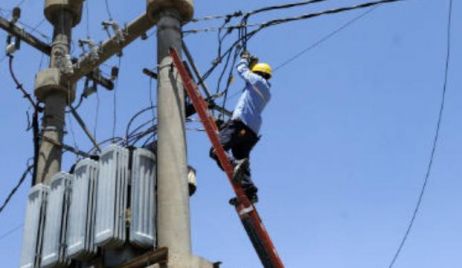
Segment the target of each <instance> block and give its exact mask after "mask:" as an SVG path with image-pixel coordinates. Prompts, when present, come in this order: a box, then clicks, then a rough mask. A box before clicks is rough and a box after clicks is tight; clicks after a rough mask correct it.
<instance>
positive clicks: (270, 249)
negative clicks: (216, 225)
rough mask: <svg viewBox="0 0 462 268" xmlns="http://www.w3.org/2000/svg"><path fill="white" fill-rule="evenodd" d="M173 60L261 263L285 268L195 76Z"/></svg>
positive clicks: (175, 57) (174, 56) (178, 60)
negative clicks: (236, 174) (236, 175)
mask: <svg viewBox="0 0 462 268" xmlns="http://www.w3.org/2000/svg"><path fill="white" fill-rule="evenodd" d="M170 56H171V57H172V61H173V64H174V66H175V67H176V70H177V71H178V74H179V75H180V77H181V80H182V82H183V87H184V88H185V90H186V92H187V94H188V96H189V98H190V99H191V102H192V103H193V105H194V108H195V109H196V112H197V114H198V115H199V118H200V119H201V122H202V124H203V125H204V128H205V131H206V133H207V135H208V137H209V139H210V141H211V143H212V146H213V148H214V149H215V154H216V155H217V157H218V159H219V161H220V164H221V166H222V167H223V170H224V171H225V173H226V175H227V178H228V181H229V182H230V184H231V186H232V188H233V190H234V192H235V194H236V197H237V203H236V205H235V208H236V212H237V213H238V215H239V218H240V220H241V222H242V224H243V225H244V228H245V230H246V232H247V234H248V236H249V238H250V240H251V242H252V245H253V246H254V248H255V250H256V251H257V254H258V256H259V258H260V261H261V262H262V264H263V265H264V267H274V268H283V267H284V264H283V263H282V260H281V259H280V257H279V255H278V253H277V250H276V248H275V246H274V244H273V242H272V240H271V238H270V236H269V234H268V232H267V230H266V228H265V226H264V225H263V222H262V220H261V218H260V216H259V214H258V212H257V210H256V208H255V206H254V205H253V204H252V203H251V202H250V200H249V199H248V198H247V196H246V195H245V192H244V190H243V189H242V187H241V186H240V184H239V183H236V182H235V181H234V180H233V173H234V168H233V166H232V164H231V163H230V161H229V159H228V156H227V155H226V152H225V150H224V148H223V147H222V146H221V143H220V140H219V136H218V135H219V130H218V127H217V125H216V123H215V120H214V118H213V117H212V115H211V114H210V112H209V110H208V104H207V103H206V102H205V100H204V99H203V98H202V96H201V94H200V92H199V89H198V87H197V85H196V84H195V83H194V81H193V80H192V79H191V76H190V75H189V73H188V71H187V69H186V68H185V66H184V64H183V61H182V60H181V58H180V57H179V55H178V52H177V51H176V49H174V48H171V49H170Z"/></svg>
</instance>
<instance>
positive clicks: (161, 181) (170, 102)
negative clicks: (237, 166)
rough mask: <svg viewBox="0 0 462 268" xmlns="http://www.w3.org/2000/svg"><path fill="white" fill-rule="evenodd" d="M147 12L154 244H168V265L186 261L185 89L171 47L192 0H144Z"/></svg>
mask: <svg viewBox="0 0 462 268" xmlns="http://www.w3.org/2000/svg"><path fill="white" fill-rule="evenodd" d="M148 15H151V16H152V18H153V20H154V21H155V22H156V23H157V63H158V80H157V81H158V84H157V105H158V106H157V120H158V146H157V200H158V207H157V215H158V216H157V234H158V237H157V239H158V246H160V247H167V248H168V249H169V256H170V257H169V266H170V267H190V266H189V265H190V260H191V257H192V249H191V226H190V217H189V193H188V182H187V160H186V139H185V113H184V112H185V111H184V91H183V88H182V86H181V81H180V78H179V76H178V75H177V73H176V71H175V70H174V68H173V67H172V59H171V58H170V56H169V48H170V47H174V48H176V49H177V50H178V51H181V44H182V35H181V25H182V24H184V23H186V22H188V21H190V20H191V19H192V15H193V3H192V0H148ZM186 264H188V266H185V265H186ZM191 267H192V266H191Z"/></svg>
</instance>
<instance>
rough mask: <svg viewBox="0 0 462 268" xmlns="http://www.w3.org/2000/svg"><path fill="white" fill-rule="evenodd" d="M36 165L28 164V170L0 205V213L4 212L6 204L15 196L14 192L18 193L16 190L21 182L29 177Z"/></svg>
mask: <svg viewBox="0 0 462 268" xmlns="http://www.w3.org/2000/svg"><path fill="white" fill-rule="evenodd" d="M33 167H34V165H29V166H27V168H26V170H25V171H24V172H23V174H22V175H21V178H20V179H19V181H18V183H17V184H16V186H15V187H14V188H13V189H12V190H11V191H10V193H9V194H8V196H7V197H6V199H5V201H3V204H2V206H1V207H0V214H1V213H2V212H3V210H4V209H5V208H6V206H7V205H8V203H9V202H10V201H11V198H12V197H13V196H14V194H15V193H16V191H17V190H18V189H19V187H20V186H21V184H22V183H23V182H24V180H25V179H26V178H27V174H28V173H30V171H31V170H32V169H33Z"/></svg>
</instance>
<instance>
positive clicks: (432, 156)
mask: <svg viewBox="0 0 462 268" xmlns="http://www.w3.org/2000/svg"><path fill="white" fill-rule="evenodd" d="M452 5H453V3H452V0H449V14H448V22H447V26H446V30H447V40H446V42H447V44H446V60H445V67H444V82H443V89H442V92H441V103H440V107H439V112H438V120H437V122H436V127H435V135H434V137H433V144H432V148H431V151H430V159H429V161H428V164H427V170H426V172H425V177H424V180H423V184H422V188H421V189H420V192H419V197H418V198H417V204H416V205H415V208H414V211H413V212H412V217H411V220H410V221H409V224H408V226H407V228H406V232H405V233H404V236H403V238H402V239H401V242H400V244H399V246H398V249H397V250H396V252H395V254H394V255H393V258H392V260H391V262H390V264H389V265H388V268H392V267H393V266H394V264H395V263H396V260H397V259H398V257H399V255H400V253H401V252H402V250H403V248H404V245H405V243H406V241H407V239H408V238H409V235H410V233H411V230H412V227H413V226H414V223H415V220H416V218H417V215H418V213H419V211H420V208H421V206H422V200H423V197H424V195H425V192H426V189H427V186H428V181H429V179H430V175H431V171H432V168H433V163H434V159H435V153H436V149H437V145H438V140H439V136H440V129H441V123H442V121H443V114H444V106H445V101H446V92H447V85H448V73H449V63H450V60H451V24H452V23H451V21H452Z"/></svg>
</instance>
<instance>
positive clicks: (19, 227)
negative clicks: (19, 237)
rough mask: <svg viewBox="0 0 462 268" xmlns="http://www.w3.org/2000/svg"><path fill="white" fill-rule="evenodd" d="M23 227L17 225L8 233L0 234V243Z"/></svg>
mask: <svg viewBox="0 0 462 268" xmlns="http://www.w3.org/2000/svg"><path fill="white" fill-rule="evenodd" d="M23 226H24V225H23V224H19V225H18V226H16V227H14V228H12V229H10V230H9V231H6V232H5V233H3V234H1V235H0V241H2V240H3V239H5V238H7V237H8V236H10V235H11V234H13V233H15V232H16V231H18V230H20V229H21V228H22V227H23Z"/></svg>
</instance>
